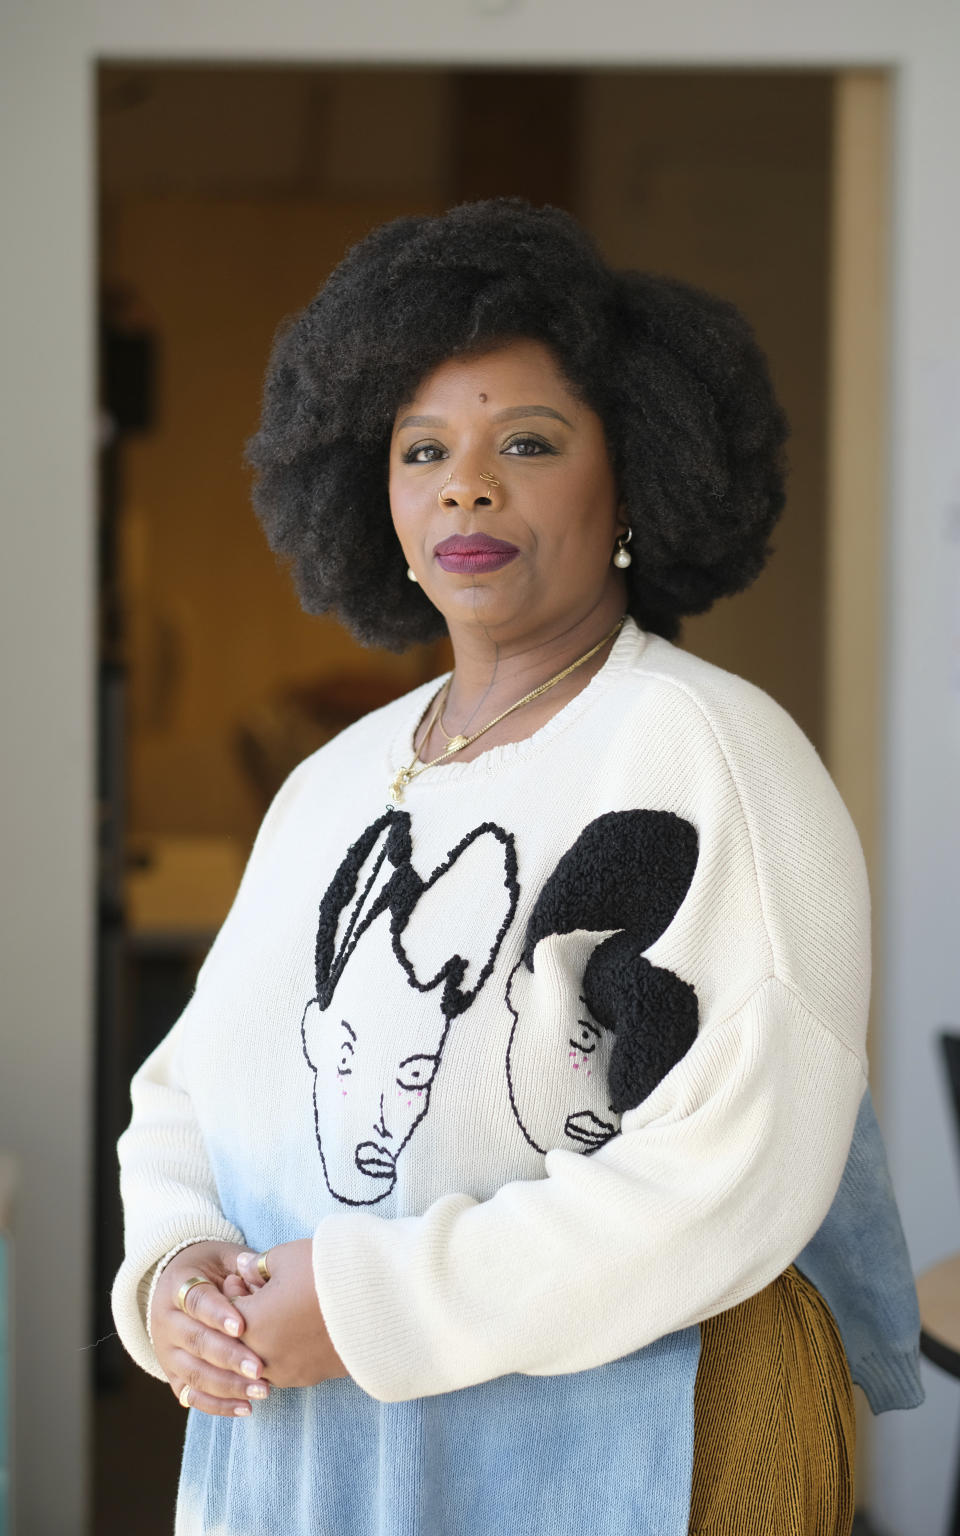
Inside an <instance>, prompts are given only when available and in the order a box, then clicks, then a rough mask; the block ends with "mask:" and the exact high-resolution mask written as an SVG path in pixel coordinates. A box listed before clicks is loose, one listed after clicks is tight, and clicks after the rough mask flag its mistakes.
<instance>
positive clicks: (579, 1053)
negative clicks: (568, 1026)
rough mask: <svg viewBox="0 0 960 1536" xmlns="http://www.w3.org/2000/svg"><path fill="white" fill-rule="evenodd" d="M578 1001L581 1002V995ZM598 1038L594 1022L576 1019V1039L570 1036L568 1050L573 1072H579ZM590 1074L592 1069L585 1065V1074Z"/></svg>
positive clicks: (593, 1049) (598, 1033)
mask: <svg viewBox="0 0 960 1536" xmlns="http://www.w3.org/2000/svg"><path fill="white" fill-rule="evenodd" d="M580 1001H581V1003H582V1002H583V998H582V997H581V999H580ZM599 1039H600V1031H599V1029H598V1028H597V1026H596V1024H592V1023H591V1022H590V1020H589V1019H578V1020H577V1039H576V1040H574V1039H573V1038H572V1037H571V1039H570V1041H569V1045H570V1051H569V1052H568V1055H569V1058H570V1064H571V1066H572V1067H573V1070H574V1071H575V1072H579V1070H580V1068H581V1066H586V1060H585V1058H586V1057H587V1056H590V1055H592V1053H593V1052H594V1051H595V1050H596V1048H597V1041H598V1040H599ZM592 1075H593V1069H592V1068H591V1067H587V1076H588V1077H591V1076H592Z"/></svg>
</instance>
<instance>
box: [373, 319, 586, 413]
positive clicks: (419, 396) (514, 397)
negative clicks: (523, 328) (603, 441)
mask: <svg viewBox="0 0 960 1536" xmlns="http://www.w3.org/2000/svg"><path fill="white" fill-rule="evenodd" d="M481 394H484V395H486V397H487V398H486V401H484V402H480V401H479V396H480V395H481ZM461 399H462V400H464V401H467V400H469V401H470V402H471V403H474V404H476V403H482V404H484V406H485V407H486V408H487V409H488V410H490V411H491V412H492V411H495V410H496V409H497V407H498V406H505V405H518V404H523V403H524V402H526V401H527V400H528V399H529V400H530V401H535V400H547V401H548V402H552V401H553V400H554V399H556V402H557V403H558V404H559V403H560V402H561V401H562V402H563V403H564V404H565V405H566V406H567V407H568V410H567V412H565V414H569V409H575V408H576V402H575V400H574V397H573V395H572V394H571V392H570V388H569V385H568V384H567V382H566V380H565V379H564V377H563V374H562V373H561V371H560V368H559V365H558V363H557V361H556V359H555V358H554V355H553V353H552V352H551V350H550V348H549V347H548V346H547V345H546V344H545V343H544V342H542V341H536V340H534V339H532V338H530V337H518V338H516V339H515V340H511V341H506V342H502V343H500V344H499V345H498V346H496V347H491V348H487V349H486V350H484V351H482V352H471V353H467V354H463V355H458V356H456V357H449V358H447V359H445V361H444V362H442V363H438V364H437V366H436V367H435V368H433V369H431V371H430V372H429V373H428V374H425V376H424V377H423V378H422V379H421V380H420V382H419V383H418V384H417V386H416V389H415V391H414V393H413V394H412V395H411V396H410V397H409V399H407V400H405V401H404V402H403V403H402V405H401V406H400V407H399V408H398V411H397V416H398V417H399V416H400V414H401V412H402V413H406V412H407V411H408V410H409V408H410V407H411V406H412V405H416V406H425V405H426V404H428V403H429V404H431V405H433V406H435V407H439V406H440V405H441V404H443V403H444V402H448V403H454V402H456V401H458V400H461Z"/></svg>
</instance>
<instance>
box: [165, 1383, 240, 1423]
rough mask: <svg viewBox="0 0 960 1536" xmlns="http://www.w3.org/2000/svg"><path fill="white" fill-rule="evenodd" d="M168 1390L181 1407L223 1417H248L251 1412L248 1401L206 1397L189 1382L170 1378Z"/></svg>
mask: <svg viewBox="0 0 960 1536" xmlns="http://www.w3.org/2000/svg"><path fill="white" fill-rule="evenodd" d="M170 1390H171V1391H172V1392H173V1395H174V1397H175V1398H176V1399H177V1402H178V1403H179V1404H180V1406H181V1408H198V1409H199V1410H200V1412H201V1413H210V1414H214V1415H216V1416H217V1417H218V1418H223V1419H234V1418H237V1419H248V1418H249V1417H250V1414H251V1413H252V1412H253V1409H252V1408H251V1406H250V1404H249V1403H248V1402H244V1401H242V1400H241V1399H240V1398H237V1399H235V1400H232V1399H228V1398H223V1397H208V1396H207V1394H206V1393H205V1392H200V1391H198V1390H197V1388H196V1387H191V1385H190V1383H189V1382H186V1381H177V1380H171V1382H170Z"/></svg>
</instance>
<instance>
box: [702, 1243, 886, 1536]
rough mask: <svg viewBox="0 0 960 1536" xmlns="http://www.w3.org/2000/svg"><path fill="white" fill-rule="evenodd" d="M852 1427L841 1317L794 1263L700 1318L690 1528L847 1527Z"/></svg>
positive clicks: (836, 1534)
mask: <svg viewBox="0 0 960 1536" xmlns="http://www.w3.org/2000/svg"><path fill="white" fill-rule="evenodd" d="M855 1439H856V1420H855V1415H854V1404H853V1383H852V1381H851V1379H850V1370H849V1367H848V1365H847V1358H846V1355H845V1353H844V1348H843V1344H842V1342H841V1340H840V1334H839V1332H838V1331H837V1325H836V1323H835V1321H834V1318H833V1314H832V1313H831V1311H830V1309H829V1307H828V1306H827V1304H826V1302H825V1301H824V1300H823V1297H822V1296H821V1295H820V1293H819V1291H817V1290H816V1288H815V1287H814V1286H813V1285H811V1283H810V1281H809V1280H807V1279H806V1277H805V1276H804V1275H802V1274H801V1273H800V1271H799V1270H798V1269H797V1268H796V1266H795V1265H792V1264H791V1266H790V1268H789V1269H787V1270H786V1271H785V1272H784V1273H783V1274H782V1275H780V1276H778V1278H777V1279H776V1280H774V1281H773V1283H772V1284H770V1285H768V1286H766V1288H765V1289H764V1290H762V1291H760V1292H759V1293H758V1294H757V1295H756V1296H751V1297H750V1298H749V1299H748V1300H747V1301H744V1302H741V1303H740V1305H739V1306H736V1307H732V1308H731V1309H730V1310H729V1311H727V1312H722V1313H720V1314H719V1315H718V1316H716V1317H711V1318H709V1319H708V1320H707V1321H706V1322H705V1323H702V1324H701V1355H700V1366H699V1369H698V1372H697V1381H696V1389H695V1395H694V1463H693V1489H692V1496H691V1508H690V1536H850V1531H851V1528H852V1526H853V1510H854V1445H855Z"/></svg>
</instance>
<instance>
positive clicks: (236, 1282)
mask: <svg viewBox="0 0 960 1536" xmlns="http://www.w3.org/2000/svg"><path fill="white" fill-rule="evenodd" d="M223 1294H224V1296H226V1297H227V1299H228V1300H229V1301H233V1300H234V1299H235V1298H236V1297H237V1296H249V1295H250V1294H251V1292H250V1287H249V1286H248V1285H247V1282H246V1280H244V1278H243V1276H242V1275H228V1276H227V1278H226V1280H224V1282H223Z"/></svg>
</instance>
